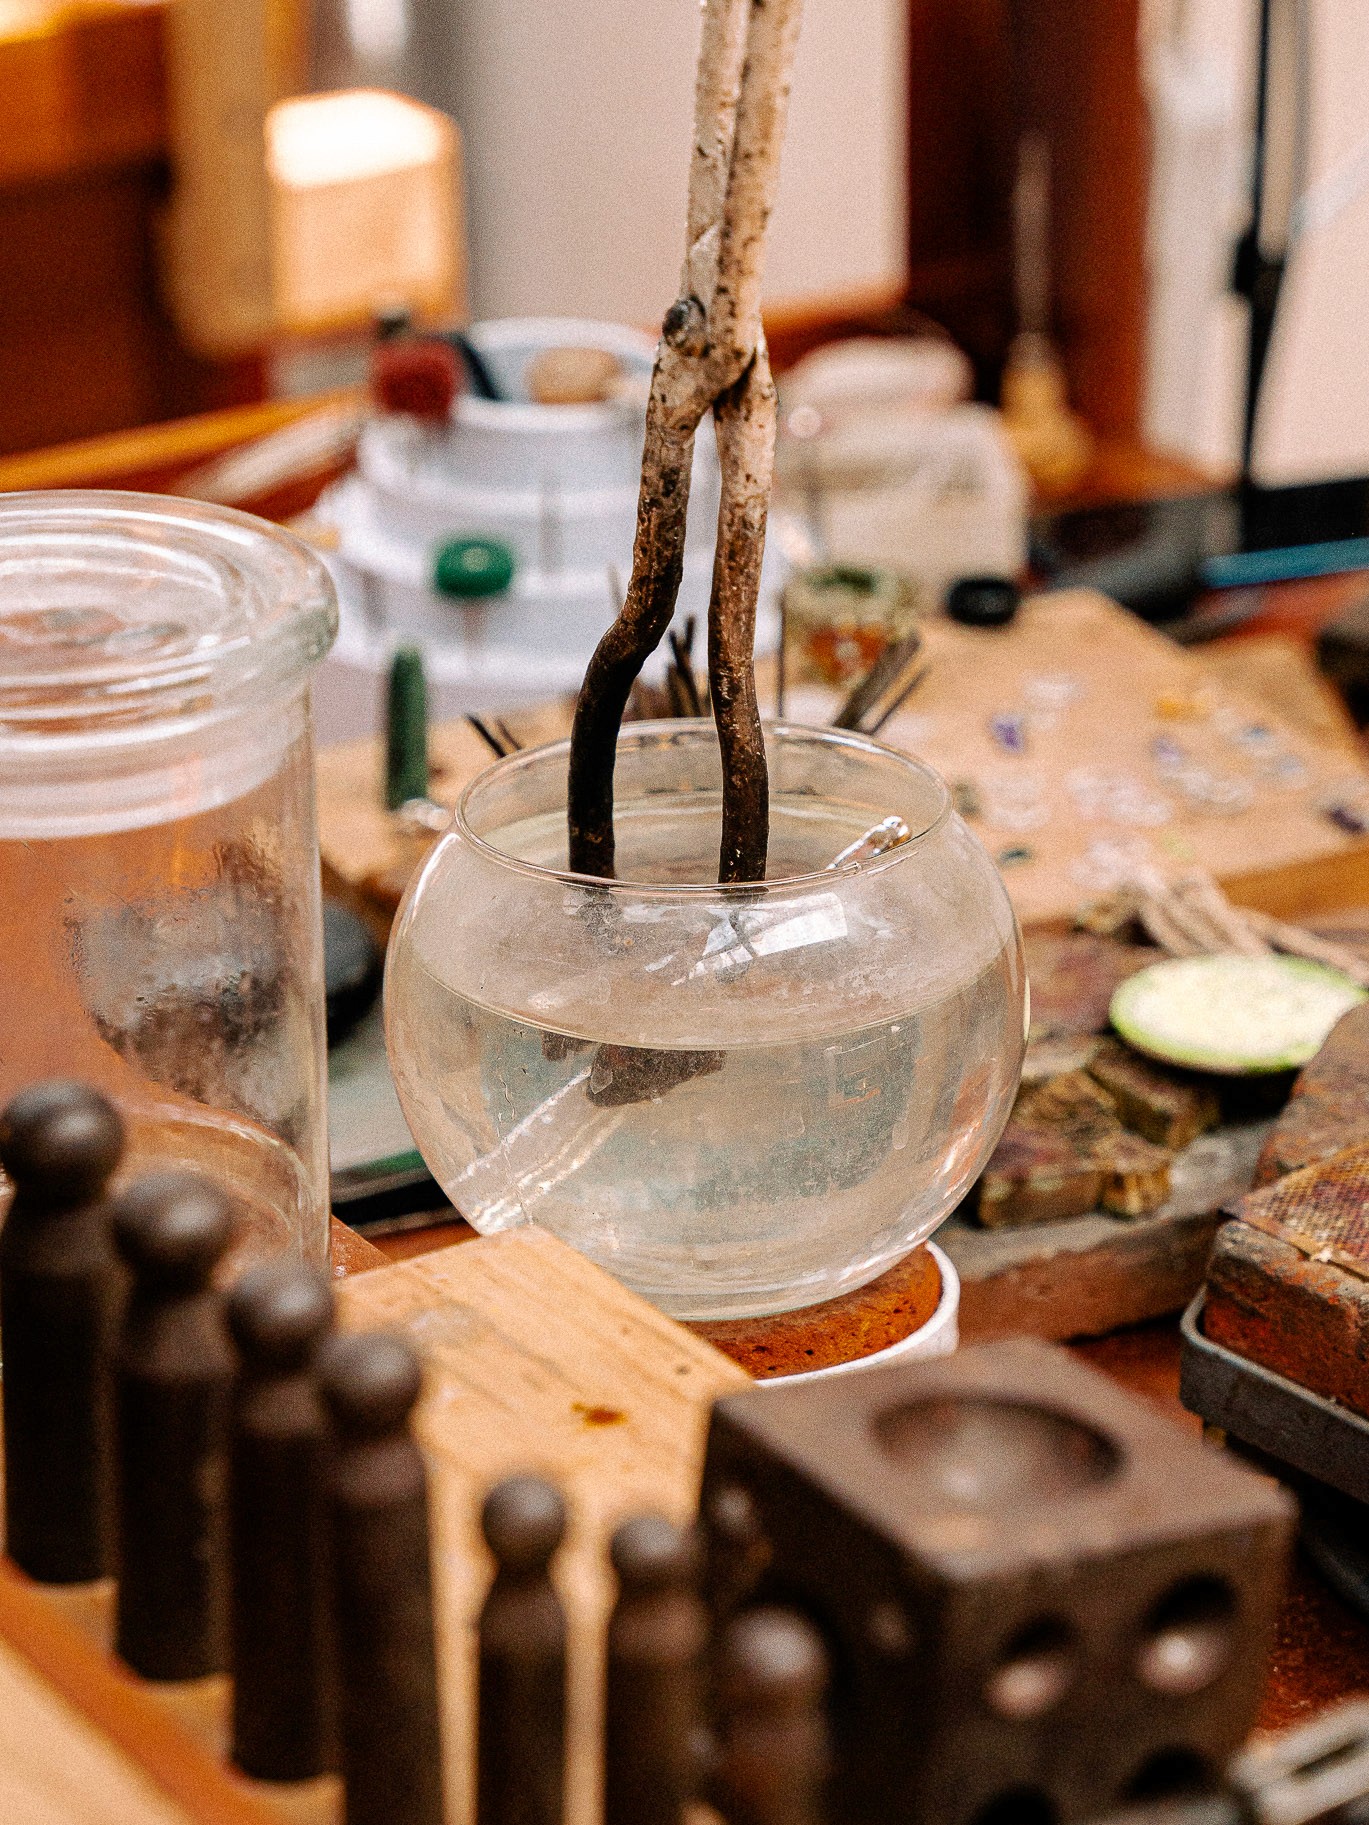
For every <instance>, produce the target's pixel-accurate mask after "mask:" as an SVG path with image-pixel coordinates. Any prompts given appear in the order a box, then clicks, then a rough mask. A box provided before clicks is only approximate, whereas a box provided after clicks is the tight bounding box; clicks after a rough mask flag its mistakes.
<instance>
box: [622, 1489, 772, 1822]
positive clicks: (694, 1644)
mask: <svg viewBox="0 0 1369 1825" xmlns="http://www.w3.org/2000/svg"><path fill="white" fill-rule="evenodd" d="M610 1556H611V1558H612V1561H613V1569H614V1571H615V1572H616V1573H617V1574H618V1600H617V1602H616V1603H615V1604H614V1606H613V1613H612V1615H611V1616H610V1617H609V1624H608V1657H607V1659H608V1666H607V1678H606V1683H605V1691H604V1825H681V1821H682V1820H683V1818H684V1816H685V1807H686V1806H687V1805H688V1803H689V1801H690V1800H691V1799H692V1798H693V1797H694V1795H695V1792H696V1790H697V1787H698V1782H699V1777H700V1772H701V1770H700V1767H699V1743H698V1733H699V1727H700V1718H701V1715H702V1704H703V1664H704V1652H705V1648H706V1645H707V1640H708V1618H707V1612H706V1611H705V1609H704V1606H703V1603H702V1601H701V1600H700V1598H699V1594H698V1589H697V1582H698V1563H697V1554H696V1551H695V1545H694V1540H693V1537H692V1536H691V1535H690V1534H687V1533H685V1532H683V1531H682V1530H681V1529H680V1528H678V1527H676V1526H674V1525H673V1524H672V1523H671V1522H669V1521H667V1520H664V1519H663V1518H662V1517H661V1516H659V1515H639V1516H637V1517H636V1518H634V1519H633V1520H630V1521H624V1522H623V1524H622V1526H621V1527H619V1528H618V1530H617V1532H616V1533H615V1534H614V1536H613V1542H612V1546H611V1549H610ZM795 1825H798V1821H795Z"/></svg>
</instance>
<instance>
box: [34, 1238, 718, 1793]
mask: <svg viewBox="0 0 1369 1825" xmlns="http://www.w3.org/2000/svg"><path fill="white" fill-rule="evenodd" d="M375 1254H376V1251H374V1250H372V1249H370V1248H369V1246H368V1245H367V1244H364V1243H363V1244H361V1248H360V1250H358V1251H356V1252H355V1254H354V1255H353V1257H352V1258H351V1266H352V1269H353V1271H352V1272H351V1273H349V1274H348V1276H347V1278H346V1279H345V1281H344V1282H343V1283H342V1285H341V1286H340V1288H339V1298H340V1306H341V1321H342V1323H343V1324H344V1325H345V1326H347V1327H349V1328H354V1329H363V1330H369V1329H374V1328H376V1327H378V1326H388V1327H393V1328H395V1329H398V1330H401V1331H403V1332H404V1333H405V1334H406V1335H407V1336H408V1337H409V1338H410V1340H411V1341H412V1342H413V1343H414V1344H415V1345H416V1347H417V1348H418V1350H419V1352H420V1353H421V1355H422V1357H423V1359H424V1365H425V1370H426V1383H425V1391H424V1397H423V1401H422V1404H421V1406H420V1409H419V1413H418V1418H417V1430H418V1435H419V1437H420V1439H421V1441H422V1443H423V1445H424V1447H425V1450H426V1452H427V1455H428V1460H429V1465H430V1470H431V1475H432V1511H433V1531H434V1562H435V1572H436V1587H437V1605H438V1637H439V1649H440V1652H441V1655H442V1679H443V1704H444V1723H445V1749H446V1754H447V1760H448V1793H449V1805H448V1818H449V1820H450V1821H451V1825H464V1822H465V1821H466V1820H468V1819H469V1817H470V1807H471V1797H472V1796H471V1792H470V1773H471V1766H472V1740H473V1718H472V1712H471V1704H472V1699H473V1695H474V1685H473V1670H474V1669H473V1654H474V1635H473V1626H474V1622H475V1618H476V1615H477V1613H478V1610H479V1606H480V1603H481V1601H482V1600H483V1597H484V1590H485V1585H486V1583H487V1581H488V1577H489V1567H488V1562H487V1557H486V1554H485V1551H484V1547H483V1544H482V1542H481V1540H480V1536H479V1509H480V1504H481V1502H482V1500H483V1498H484V1496H485V1494H486V1492H487V1490H488V1489H489V1488H490V1486H491V1485H492V1484H493V1483H495V1482H497V1481H498V1480H499V1479H500V1478H501V1477H503V1476H507V1475H511V1474H514V1473H515V1472H519V1471H534V1472H538V1473H540V1474H542V1475H545V1476H547V1477H550V1478H551V1479H553V1480H554V1481H555V1482H556V1483H557V1484H558V1485H559V1486H560V1487H561V1488H562V1489H563V1490H564V1491H565V1493H566V1496H567V1498H568V1501H569V1503H570V1507H571V1516H572V1519H571V1528H570V1533H569V1537H568V1542H567V1546H566V1548H565V1551H564V1552H563V1553H562V1555H561V1557H560V1560H559V1561H558V1567H557V1572H558V1579H559V1583H560V1586H561V1590H562V1593H563V1596H564V1598H565V1602H566V1606H567V1612H568V1615H569V1619H570V1624H571V1695H570V1704H571V1717H570V1740H571V1749H570V1763H569V1781H570V1800H569V1805H568V1811H567V1825H592V1822H593V1821H594V1819H595V1817H596V1812H595V1801H596V1794H597V1786H598V1741H599V1727H600V1726H599V1718H600V1701H599V1692H600V1686H601V1680H602V1633H603V1625H604V1620H605V1617H606V1614H607V1608H608V1604H609V1602H610V1595H611V1592H610V1574H609V1572H608V1567H607V1560H606V1549H607V1542H608V1536H609V1534H610V1532H611V1530H612V1528H613V1526H614V1525H615V1524H616V1523H617V1522H618V1521H619V1520H621V1519H622V1518H624V1517H625V1516H626V1515H628V1514H633V1513H641V1512H645V1511H648V1510H650V1511H654V1512H657V1513H664V1514H666V1515H668V1516H669V1517H670V1518H672V1519H673V1520H676V1521H680V1522H684V1521H686V1520H688V1519H690V1518H691V1517H692V1515H693V1512H694V1508H695V1505H696V1502H697V1496H698V1483H699V1475H700V1472H701V1469H702V1464H703V1447H704V1438H705V1432H706V1428H707V1423H708V1413H709V1409H710V1407H711V1405H712V1402H713V1401H714V1399H716V1398H717V1397H718V1396H720V1395H722V1394H730V1393H735V1392H736V1391H737V1390H738V1389H740V1388H745V1387H747V1386H748V1385H749V1384H750V1377H749V1376H748V1375H747V1374H746V1373H745V1372H744V1371H743V1370H742V1369H740V1368H738V1367H737V1365H736V1364H735V1363H733V1362H730V1361H729V1360H728V1359H727V1358H726V1357H725V1356H723V1355H721V1354H720V1353H719V1352H718V1351H716V1350H714V1349H713V1348H712V1347H711V1346H710V1345H708V1344H706V1343H704V1342H703V1341H702V1340H701V1339H699V1338H697V1337H695V1336H694V1335H693V1334H692V1333H691V1332H690V1331H688V1330H686V1329H685V1328H684V1327H683V1326H681V1325H677V1324H675V1323H674V1322H673V1321H672V1320H671V1319H669V1318H665V1317H663V1316H662V1315H661V1314H660V1313H659V1312H657V1311H656V1310H655V1309H654V1307H652V1306H649V1305H647V1304H646V1303H645V1301H643V1300H641V1299H639V1298H637V1296H636V1295H635V1294H632V1293H629V1292H627V1291H626V1290H625V1289H624V1288H623V1287H621V1286H619V1284H618V1283H617V1281H615V1280H613V1279H611V1278H610V1277H609V1276H608V1275H607V1274H605V1273H603V1272H602V1271H601V1270H600V1269H598V1268H596V1267H594V1266H592V1265H591V1264H590V1263H589V1262H588V1261H586V1260H585V1259H584V1257H583V1256H581V1255H578V1254H576V1253H575V1252H574V1250H572V1249H569V1248H567V1247H566V1246H565V1245H564V1244H562V1243H559V1242H557V1241H556V1239H555V1238H554V1237H553V1236H551V1235H548V1234H546V1233H544V1232H543V1231H541V1230H537V1229H519V1230H513V1231H510V1232H508V1233H506V1234H504V1235H501V1236H491V1237H485V1238H481V1239H480V1240H477V1241H473V1242H468V1243H466V1244H464V1245H463V1246H462V1247H460V1248H450V1249H446V1250H443V1251H441V1252H440V1253H438V1254H434V1255H426V1256H424V1257H422V1258H421V1259H419V1260H415V1261H406V1262H402V1263H399V1264H398V1265H395V1266H390V1267H380V1268H375V1269H373V1271H369V1272H362V1271H358V1270H360V1269H362V1268H370V1267H371V1266H372V1260H373V1258H374V1256H375ZM108 1595H109V1593H108V1588H107V1587H106V1588H105V1589H103V1590H96V1591H90V1590H81V1591H76V1592H64V1593H53V1592H50V1591H45V1590H43V1589H41V1588H40V1587H39V1586H37V1585H35V1584H33V1583H32V1582H31V1581H30V1580H29V1579H27V1578H26V1577H24V1575H23V1574H22V1573H21V1572H19V1571H17V1570H16V1569H15V1568H14V1567H13V1566H12V1565H10V1564H9V1563H8V1561H5V1560H3V1559H0V1820H3V1821H4V1822H5V1825H10V1821H11V1820H12V1821H14V1825H19V1822H20V1821H22V1822H23V1825H340V1819H341V1811H340V1806H339V1790H338V1785H337V1783H336V1782H335V1781H332V1780H324V1781H318V1782H312V1783H308V1784H306V1785H304V1786H302V1787H299V1788H295V1789H280V1788H273V1787H270V1786H267V1785H265V1784H263V1783H260V1782H256V1781H249V1780H246V1779H244V1778H243V1777H242V1776H240V1775H237V1774H235V1773H234V1772H233V1771H232V1770H231V1769H229V1768H227V1767H225V1766H224V1765H223V1763H222V1762H221V1761H220V1760H219V1759H218V1757H217V1755H216V1754H215V1753H214V1752H213V1750H212V1748H211V1747H209V1746H208V1745H212V1744H218V1745H220V1746H221V1744H222V1742H223V1740H224V1731H225V1723H226V1715H225V1707H226V1701H227V1688H226V1682H225V1681H223V1680H212V1681H203V1682H199V1683H198V1684H197V1685H195V1686H192V1687H189V1688H158V1687H155V1686H151V1685H148V1684H146V1683H145V1682H143V1681H141V1680H138V1679H136V1678H134V1677H133V1676H132V1675H131V1674H130V1673H128V1672H127V1671H126V1670H125V1669H124V1668H123V1667H122V1666H121V1665H120V1664H119V1663H118V1662H117V1661H116V1660H115V1659H114V1658H113V1656H112V1655H111V1654H110V1653H109V1652H108V1648H107V1646H106V1645H105V1643H106V1642H107V1638H108V1625H109V1614H110V1609H109V1602H108ZM397 1825H398V1822H397Z"/></svg>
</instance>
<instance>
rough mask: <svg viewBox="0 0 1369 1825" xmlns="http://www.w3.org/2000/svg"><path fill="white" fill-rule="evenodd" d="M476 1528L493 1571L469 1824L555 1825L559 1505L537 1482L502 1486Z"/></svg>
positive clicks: (485, 1613) (561, 1709)
mask: <svg viewBox="0 0 1369 1825" xmlns="http://www.w3.org/2000/svg"><path fill="white" fill-rule="evenodd" d="M480 1524H481V1527H482V1529H483V1531H484V1535H485V1543H486V1544H487V1545H488V1547H489V1549H490V1552H491V1554H492V1555H493V1558H494V1565H495V1572H494V1582H493V1583H492V1584H491V1585H490V1589H489V1595H488V1596H487V1597H486V1599H485V1607H484V1608H483V1609H482V1610H481V1612H480V1628H479V1638H480V1695H479V1702H478V1707H477V1709H478V1724H477V1729H478V1740H477V1746H476V1803H475V1816H476V1825H561V1817H562V1808H563V1796H564V1791H565V1762H566V1618H565V1612H564V1611H563V1610H562V1608H561V1599H560V1598H559V1597H558V1596H557V1594H556V1590H555V1587H554V1586H553V1584H552V1581H551V1576H550V1568H551V1561H552V1559H553V1557H554V1556H555V1554H556V1551H557V1549H558V1547H559V1546H560V1544H561V1541H562V1539H563V1538H564V1537H565V1531H566V1505H565V1503H564V1502H563V1500H562V1499H561V1496H560V1494H559V1493H558V1491H557V1490H555V1489H553V1488H552V1486H551V1485H550V1483H544V1482H542V1481H541V1479H540V1478H538V1477H531V1476H516V1477H509V1478H508V1479H507V1480H506V1481H504V1482H502V1483H499V1484H497V1485H496V1486H495V1488H493V1489H492V1490H491V1491H490V1493H489V1495H488V1496H487V1497H486V1499H485V1507H484V1511H483V1513H482V1514H481V1517H480Z"/></svg>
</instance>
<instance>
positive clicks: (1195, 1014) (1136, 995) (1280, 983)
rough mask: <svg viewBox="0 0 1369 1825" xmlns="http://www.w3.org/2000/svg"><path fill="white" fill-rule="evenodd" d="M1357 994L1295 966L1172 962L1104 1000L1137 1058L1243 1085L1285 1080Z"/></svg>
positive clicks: (1233, 959) (1312, 969)
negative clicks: (1275, 1077)
mask: <svg viewBox="0 0 1369 1825" xmlns="http://www.w3.org/2000/svg"><path fill="white" fill-rule="evenodd" d="M1365 999H1366V995H1365V991H1364V990H1363V989H1362V988H1358V987H1357V986H1356V985H1355V984H1354V983H1353V982H1351V980H1350V978H1349V977H1348V976H1342V975H1341V973H1340V971H1339V970H1333V969H1328V968H1327V967H1326V965H1325V964H1323V963H1307V962H1304V961H1303V960H1302V958H1300V957H1242V956H1239V955H1237V954H1236V953H1234V952H1232V953H1230V954H1226V953H1223V954H1221V955H1219V956H1215V957H1176V958H1174V959H1173V961H1171V962H1169V963H1154V964H1152V965H1151V966H1150V968H1149V969H1144V970H1141V971H1139V972H1138V974H1136V975H1135V976H1131V977H1129V978H1128V979H1127V981H1125V982H1124V983H1123V984H1122V985H1121V987H1120V988H1119V989H1118V990H1117V992H1116V994H1114V996H1113V998H1112V1007H1111V1010H1110V1011H1111V1015H1112V1024H1113V1026H1115V1027H1116V1029H1117V1031H1118V1032H1119V1033H1120V1034H1121V1035H1122V1038H1123V1039H1125V1040H1126V1042H1127V1044H1128V1045H1129V1046H1134V1047H1135V1048H1136V1050H1137V1051H1138V1052H1145V1053H1146V1054H1148V1056H1149V1057H1151V1058H1159V1059H1163V1060H1164V1062H1165V1063H1166V1064H1171V1065H1187V1066H1189V1067H1191V1068H1192V1069H1193V1070H1195V1071H1217V1072H1220V1073H1222V1074H1223V1075H1225V1076H1246V1075H1249V1074H1252V1073H1255V1072H1261V1071H1293V1070H1297V1069H1298V1067H1299V1066H1301V1065H1305V1064H1306V1063H1307V1062H1308V1060H1309V1059H1311V1058H1315V1057H1316V1055H1317V1053H1318V1052H1319V1051H1320V1050H1321V1048H1322V1046H1323V1045H1324V1044H1325V1042H1326V1036H1327V1034H1328V1033H1329V1032H1330V1031H1331V1029H1332V1027H1333V1026H1335V1024H1336V1022H1337V1021H1338V1020H1339V1019H1340V1017H1341V1015H1342V1014H1344V1013H1345V1012H1346V1010H1347V1009H1349V1008H1352V1007H1354V1006H1355V1005H1356V1003H1357V1002H1361V1001H1363V1000H1365Z"/></svg>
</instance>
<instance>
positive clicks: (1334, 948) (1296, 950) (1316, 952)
mask: <svg viewBox="0 0 1369 1825" xmlns="http://www.w3.org/2000/svg"><path fill="white" fill-rule="evenodd" d="M1242 917H1243V918H1244V919H1245V920H1246V922H1247V924H1248V925H1249V926H1250V927H1251V929H1252V930H1253V931H1255V932H1257V933H1258V934H1259V936H1260V937H1262V938H1265V939H1267V940H1268V942H1269V943H1270V944H1272V945H1273V946H1274V949H1275V950H1277V951H1284V952H1286V954H1287V955H1288V956H1290V957H1304V958H1306V960H1307V961H1308V962H1309V963H1325V964H1326V965H1327V966H1328V967H1329V968H1330V969H1333V970H1339V971H1340V972H1341V974H1342V975H1343V976H1348V977H1349V978H1350V980H1351V981H1352V982H1357V983H1358V984H1359V986H1360V987H1361V988H1369V963H1366V962H1365V960H1364V958H1363V957H1361V956H1360V955H1359V954H1358V953H1357V952H1356V951H1352V950H1351V949H1349V947H1348V946H1346V945H1344V944H1335V943H1333V942H1332V941H1331V940H1330V939H1329V938H1319V937H1318V936H1317V935H1316V933H1315V932H1309V931H1304V930H1303V928H1302V926H1300V925H1288V924H1286V923H1285V922H1284V921H1283V920H1282V919H1273V918H1271V917H1270V916H1269V914H1268V913H1262V912H1251V911H1249V910H1246V911H1245V912H1244V913H1243V914H1242Z"/></svg>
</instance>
